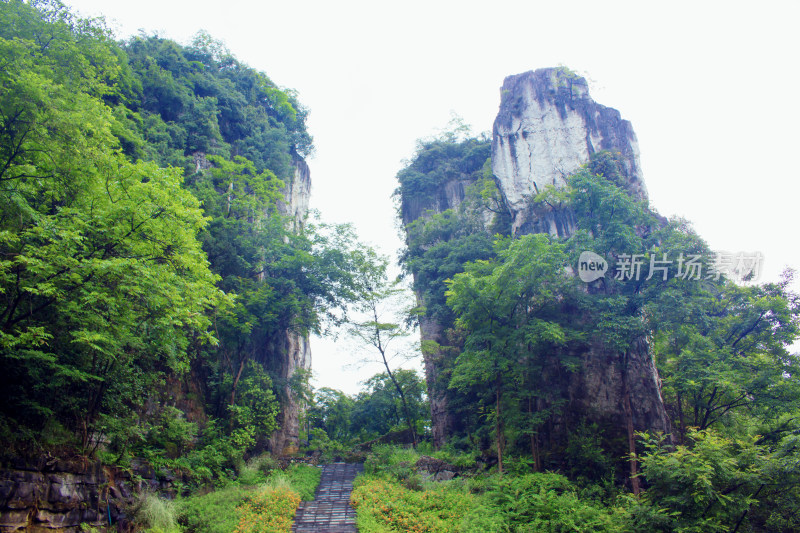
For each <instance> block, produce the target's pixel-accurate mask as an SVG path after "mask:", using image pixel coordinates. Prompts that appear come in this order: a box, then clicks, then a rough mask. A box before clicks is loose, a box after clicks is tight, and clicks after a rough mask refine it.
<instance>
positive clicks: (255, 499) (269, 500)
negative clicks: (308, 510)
mask: <svg viewBox="0 0 800 533" xmlns="http://www.w3.org/2000/svg"><path fill="white" fill-rule="evenodd" d="M298 505H300V496H299V495H298V494H297V493H296V492H295V491H293V490H291V489H290V488H274V489H273V488H264V489H261V490H259V491H257V492H255V493H253V494H251V495H250V496H249V497H248V498H246V499H245V501H244V502H243V503H242V504H241V505H240V506H239V507H238V509H237V513H238V519H239V522H238V525H237V526H236V529H235V530H234V531H235V533H282V532H286V533H289V531H290V530H291V528H292V522H293V521H294V514H295V512H296V511H297V506H298Z"/></svg>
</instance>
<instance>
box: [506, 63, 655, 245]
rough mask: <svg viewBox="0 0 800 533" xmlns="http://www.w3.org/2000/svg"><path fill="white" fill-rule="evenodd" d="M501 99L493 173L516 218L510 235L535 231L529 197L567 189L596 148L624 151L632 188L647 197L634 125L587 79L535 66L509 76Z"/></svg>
mask: <svg viewBox="0 0 800 533" xmlns="http://www.w3.org/2000/svg"><path fill="white" fill-rule="evenodd" d="M501 95H502V97H501V102H500V110H499V112H498V114H497V118H496V119H495V122H494V127H493V135H492V172H493V173H494V175H495V176H496V177H497V179H498V186H499V188H500V190H501V191H502V193H503V195H504V196H505V199H506V202H507V204H508V206H509V208H510V209H511V211H512V212H513V214H514V221H513V228H512V229H513V231H514V233H531V232H532V231H533V230H534V229H538V228H533V227H532V224H534V223H535V220H532V219H531V216H530V210H529V209H528V205H529V203H530V199H531V197H532V196H533V195H535V194H537V193H539V192H541V191H543V190H544V188H545V187H547V186H549V185H555V186H556V187H561V186H563V185H565V184H566V179H567V177H569V176H570V175H571V174H573V173H574V172H575V171H576V170H577V169H578V168H579V167H580V166H581V165H583V164H585V163H586V162H587V161H589V156H591V154H593V153H595V152H597V151H600V150H609V151H612V152H618V153H620V154H621V156H622V161H623V172H624V174H625V177H626V178H627V179H628V186H629V190H630V191H631V193H632V194H633V195H634V196H636V197H638V198H640V199H644V198H646V196H647V191H646V189H645V186H644V182H643V181H642V172H641V165H640V163H639V145H638V142H637V140H636V134H635V133H634V132H633V127H632V126H631V124H630V122H628V121H627V120H623V119H622V118H621V117H620V114H619V111H617V110H616V109H611V108H608V107H605V106H602V105H600V104H598V103H596V102H595V101H594V100H592V99H591V97H590V96H589V88H588V85H587V83H586V80H585V79H583V78H581V77H579V76H576V75H574V74H572V73H570V72H569V71H567V70H566V69H552V68H548V69H539V70H537V71H535V72H534V71H531V72H525V73H523V74H517V75H515V76H509V77H507V78H506V79H505V81H504V82H503V87H502V89H501ZM540 224H541V223H540ZM526 226H527V227H526Z"/></svg>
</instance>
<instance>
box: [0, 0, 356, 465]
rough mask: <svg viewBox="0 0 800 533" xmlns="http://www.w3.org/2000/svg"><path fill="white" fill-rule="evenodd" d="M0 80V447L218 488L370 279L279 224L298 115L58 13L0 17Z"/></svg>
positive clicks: (345, 236) (218, 76)
mask: <svg viewBox="0 0 800 533" xmlns="http://www.w3.org/2000/svg"><path fill="white" fill-rule="evenodd" d="M0 64H2V68H1V69H0V183H2V188H1V189H0V386H1V387H2V388H3V395H2V400H1V402H2V403H0V435H2V439H3V441H4V442H6V443H8V446H7V447H6V448H5V450H4V451H5V452H6V453H9V454H14V453H40V452H42V451H45V450H49V451H50V452H56V453H82V454H92V453H95V452H97V453H101V454H102V456H103V458H104V459H105V460H108V461H112V462H121V463H123V464H124V463H125V462H126V461H127V460H128V458H130V457H133V456H138V457H144V458H146V459H148V460H149V461H150V462H151V463H152V464H153V465H154V466H157V467H158V466H169V467H172V468H175V469H178V470H180V471H182V472H184V473H186V474H191V475H194V479H198V480H199V479H206V480H211V479H215V478H219V477H226V476H229V475H232V474H233V472H234V466H235V465H236V464H237V462H239V461H241V459H242V457H244V456H245V454H250V453H254V452H257V451H261V450H263V449H264V448H265V446H266V445H267V439H268V437H270V435H271V434H272V432H273V431H275V430H276V429H278V428H280V427H281V425H282V424H283V420H282V418H281V417H282V414H281V406H283V405H285V402H286V400H287V396H286V395H287V394H289V392H287V391H291V390H295V389H296V390H298V391H299V390H300V389H301V388H302V387H303V386H304V385H303V383H301V381H302V378H303V377H304V374H303V373H299V374H298V379H295V381H297V383H294V382H292V383H287V382H286V379H285V375H286V374H285V369H284V372H283V373H282V371H281V365H282V364H283V359H284V358H285V355H286V353H285V352H286V350H287V346H286V345H287V343H288V342H290V340H291V339H290V337H291V336H293V335H295V336H298V337H302V336H304V335H307V334H308V332H310V331H319V330H320V329H321V328H322V327H324V326H325V325H326V324H327V323H330V322H331V321H334V322H335V321H337V320H340V319H341V316H342V312H343V309H344V306H345V305H346V304H347V303H348V302H350V301H352V300H353V299H354V298H355V297H356V296H357V287H356V284H355V281H354V277H353V273H354V272H355V270H357V269H359V268H362V267H363V266H364V265H365V264H366V263H367V262H368V261H367V260H366V255H365V254H364V251H363V249H362V248H361V247H360V246H358V245H357V243H356V239H355V236H354V235H353V232H352V231H351V230H350V229H349V228H348V227H346V226H342V227H327V226H325V225H322V224H316V225H315V224H312V223H311V222H309V221H301V220H295V213H289V214H288V215H286V214H284V213H286V211H287V209H285V208H284V207H283V206H282V202H283V198H284V194H283V189H284V186H285V185H286V184H287V183H289V182H291V181H292V180H293V179H295V174H296V172H297V173H300V172H302V170H303V167H304V162H303V161H302V156H303V155H305V154H308V153H310V152H311V150H312V148H313V147H312V143H311V137H310V136H309V134H308V132H307V131H306V127H305V119H306V115H307V112H306V110H305V109H304V108H303V107H302V106H301V105H300V104H299V103H298V101H297V97H296V95H295V94H294V93H293V92H292V91H291V90H286V89H282V88H280V87H279V86H277V85H276V84H275V83H274V82H272V81H271V80H270V79H269V78H268V77H267V76H266V75H265V74H263V73H261V72H258V71H256V70H254V69H252V68H250V67H248V66H246V65H244V64H242V63H240V62H239V61H238V60H236V59H235V58H234V57H233V56H232V55H231V54H230V53H229V52H228V51H227V50H225V49H224V47H222V46H221V45H220V44H219V43H217V42H215V41H214V40H213V39H211V38H210V37H209V36H208V35H205V34H202V33H201V34H198V36H197V37H196V38H195V40H194V41H193V42H192V43H191V44H190V45H188V46H182V45H179V44H177V43H175V42H173V41H170V40H167V39H163V38H159V37H156V36H139V37H134V38H131V39H129V40H128V41H125V42H121V43H120V42H116V41H114V40H113V39H112V37H111V35H110V33H109V32H108V31H107V30H106V29H105V27H104V26H103V23H102V21H96V20H81V19H78V18H76V17H75V16H74V15H72V14H71V13H70V11H69V10H68V9H67V8H66V7H65V6H63V5H62V4H60V3H59V2H58V1H57V0H46V1H36V2H27V3H26V2H21V1H19V0H10V1H4V2H1V3H0ZM289 207H291V206H289ZM299 215H300V216H303V215H304V213H299Z"/></svg>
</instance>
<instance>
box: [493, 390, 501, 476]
mask: <svg viewBox="0 0 800 533" xmlns="http://www.w3.org/2000/svg"><path fill="white" fill-rule="evenodd" d="M495 392H496V396H497V404H496V407H495V419H494V431H495V439H496V440H497V471H498V472H499V473H500V476H502V475H503V429H502V427H501V424H500V379H499V378H498V380H497V386H496V389H495Z"/></svg>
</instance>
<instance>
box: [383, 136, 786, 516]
mask: <svg viewBox="0 0 800 533" xmlns="http://www.w3.org/2000/svg"><path fill="white" fill-rule="evenodd" d="M462 145H463V141H460V142H454V143H451V148H450V149H451V152H452V153H449V154H445V153H444V152H442V151H439V152H438V154H439V155H438V157H440V158H445V159H446V158H453V159H454V160H455V161H460V160H461V154H460V153H459V152H458V150H459V146H462ZM418 155H419V156H420V157H421V158H422V159H425V161H427V163H426V164H427V165H428V166H429V167H432V168H433V167H438V168H446V167H447V166H448V161H438V162H436V163H435V164H433V163H431V161H430V160H428V158H429V157H430V156H431V155H432V152H428V151H427V147H426V146H424V145H423V146H421V148H420V152H419V154H418ZM415 165H416V159H415V160H413V161H412V162H411V163H410V166H409V168H413V167H414V166H415ZM487 168H488V167H487ZM405 176H406V171H403V172H401V173H400V174H399V175H398V179H399V180H400V181H401V189H400V193H401V194H402V187H403V185H402V183H403V182H404V180H405ZM624 185H625V180H624V179H623V178H622V174H621V171H620V167H619V164H618V162H617V160H616V157H615V155H614V154H610V153H605V152H601V153H598V154H595V155H594V156H593V158H592V160H591V161H590V162H589V164H587V165H586V166H585V167H584V168H582V169H580V170H579V171H578V172H577V173H575V175H573V176H571V177H570V178H569V180H568V185H567V186H566V187H565V188H563V189H555V188H549V189H546V190H544V191H541V193H540V194H539V195H538V196H536V197H534V198H533V199H532V200H531V206H530V209H532V210H534V211H536V212H537V213H540V214H542V215H546V214H547V213H548V212H552V211H555V212H562V213H569V215H570V217H572V219H574V221H575V228H574V232H573V233H572V235H571V236H570V237H569V238H566V239H561V240H558V239H556V238H554V237H552V236H549V235H542V234H537V235H517V236H515V237H513V238H511V237H508V236H503V232H502V231H500V232H498V231H497V228H498V227H501V228H502V227H505V226H504V224H505V223H503V224H500V225H498V221H503V220H507V214H504V213H503V212H502V210H503V204H502V199H500V198H499V195H498V193H497V190H496V187H493V183H492V182H491V176H490V174H488V175H486V174H484V175H483V176H478V175H474V176H473V178H472V185H471V186H469V187H467V189H466V190H467V194H466V197H465V199H464V201H462V202H461V203H460V204H459V205H457V206H455V207H453V208H450V209H446V210H444V211H443V212H441V213H438V212H435V211H431V212H428V213H427V214H423V215H422V216H420V218H418V219H416V220H414V221H413V222H410V223H408V222H409V221H406V222H407V226H406V230H407V242H408V249H407V251H406V252H405V254H404V256H403V258H402V259H403V262H404V266H405V268H406V271H407V272H408V273H410V274H413V275H414V281H415V285H414V288H415V290H416V291H417V293H418V294H419V295H420V298H421V301H422V303H423V305H424V306H425V309H424V311H425V313H426V316H427V317H429V318H430V319H433V320H435V321H436V322H437V323H438V324H439V325H441V326H442V329H443V334H442V336H441V342H439V343H434V342H432V341H427V345H425V344H423V350H427V353H428V354H430V355H429V356H430V357H435V360H436V364H437V371H438V374H439V380H440V383H439V384H438V386H439V388H440V389H439V390H446V394H447V400H448V402H449V405H448V409H449V411H450V412H451V413H452V414H453V418H454V420H455V421H456V422H455V430H456V433H455V434H454V435H451V436H450V442H451V444H452V445H456V446H460V447H461V448H462V449H465V450H469V449H483V450H486V449H491V451H492V453H493V454H494V455H495V456H496V457H497V459H498V461H499V464H498V467H499V470H500V471H501V472H502V471H503V463H504V460H505V459H506V458H507V457H510V458H511V460H514V461H516V460H517V459H518V458H524V460H526V461H529V462H530V465H531V470H534V471H540V470H543V469H558V470H559V471H561V472H563V473H565V474H568V475H570V476H571V477H573V479H576V480H580V481H581V482H582V483H592V482H600V481H601V480H611V481H613V482H615V483H618V484H619V483H622V482H623V481H624V478H625V477H629V478H630V481H628V482H626V483H628V484H629V487H632V488H633V489H634V491H639V490H642V491H643V492H642V494H643V496H642V500H640V501H639V504H638V505H640V507H635V506H634V507H633V508H631V512H632V513H633V515H632V516H633V517H634V519H635V521H636V522H635V523H636V524H644V525H642V526H641V527H656V528H661V529H659V530H663V531H677V530H681V531H689V530H697V531H715V530H733V529H735V528H737V527H739V528H740V530H744V529H745V528H751V529H755V530H764V528H767V529H769V530H775V528H777V529H779V530H791V529H792V528H793V527H794V522H793V520H794V518H792V517H793V516H794V515H793V513H794V511H786V510H785V509H795V510H796V509H798V508H800V507H798V503H800V500H798V499H797V497H798V494H800V493H799V492H798V481H799V480H798V478H797V477H796V474H797V473H796V471H795V469H794V467H793V466H790V465H792V464H796V463H794V462H793V461H796V460H797V457H798V456H797V450H796V449H795V448H794V444H793V443H794V442H795V439H796V432H797V431H798V429H800V428H798V426H797V424H796V416H797V413H798V408H800V389H798V382H797V378H796V371H795V368H796V366H797V359H796V356H793V355H791V354H790V352H789V349H790V347H791V345H792V343H793V342H794V341H795V340H796V339H797V337H798V331H799V330H798V325H799V319H800V299H798V296H797V295H796V294H794V293H792V292H791V291H790V289H789V284H790V283H791V279H792V276H793V273H792V272H791V271H787V273H786V274H785V275H784V278H783V280H782V281H780V282H777V283H774V282H773V283H764V284H755V283H753V282H748V278H747V275H746V274H747V272H746V270H747V268H746V267H747V265H746V264H743V263H742V261H741V258H740V259H739V263H738V264H737V263H736V262H733V263H731V264H724V263H723V262H722V261H721V259H720V257H721V256H717V255H715V254H714V253H712V251H711V250H710V249H709V247H708V246H707V245H706V244H705V242H703V241H702V239H700V238H699V237H698V236H697V235H696V234H695V233H694V232H693V231H692V229H691V227H690V225H689V224H688V223H687V222H685V221H683V220H679V219H676V220H670V221H666V220H664V219H663V218H662V217H659V216H658V215H657V214H656V213H654V212H653V211H651V210H650V209H649V208H648V206H647V205H646V204H643V203H639V202H637V201H636V200H634V199H633V198H632V197H631V196H630V195H629V194H628V192H627V191H626V190H625V188H624ZM493 234H494V236H493ZM475 243H481V244H480V245H479V246H475ZM586 250H590V251H593V252H595V253H596V254H599V255H600V256H602V257H603V258H605V259H606V260H607V261H608V264H609V270H608V273H607V274H606V275H605V277H603V278H601V279H599V280H597V281H594V282H592V283H589V284H587V283H584V282H582V281H580V280H579V279H578V278H577V276H574V275H572V276H570V275H565V271H570V270H571V271H572V272H575V266H576V265H578V259H579V256H580V254H581V252H583V251H586ZM692 258H693V259H692ZM698 258H702V259H701V260H700V261H702V266H700V267H697V266H691V265H697V264H700V261H698ZM668 259H671V261H670V260H668ZM729 261H730V260H729ZM636 264H639V267H638V268H639V270H638V272H639V275H636V268H637V266H636ZM692 268H695V269H696V268H702V269H704V270H702V272H699V271H697V270H691V269H692ZM726 269H727V270H726ZM643 339H650V340H649V341H646V342H649V343H650V344H649V345H650V349H651V350H652V353H653V355H654V357H655V360H656V364H657V367H658V371H659V374H660V377H661V379H662V380H663V385H662V391H663V396H664V401H665V405H666V407H667V412H668V415H669V416H670V418H671V424H672V427H673V429H674V431H673V434H672V435H671V436H670V437H667V438H665V437H657V436H654V435H646V434H642V435H638V436H636V435H634V434H633V431H632V429H631V424H628V427H627V429H626V428H625V427H624V424H623V425H622V427H611V426H601V425H597V424H594V423H592V424H589V423H585V422H584V421H582V420H581V417H580V413H575V412H571V411H570V410H569V405H568V403H567V402H568V398H567V397H566V396H565V395H564V393H563V391H562V390H561V389H559V387H560V383H561V378H560V377H559V376H564V375H568V374H569V373H571V372H575V371H579V370H580V364H581V363H580V361H581V360H580V358H579V357H578V356H579V355H580V354H582V353H587V352H589V351H591V350H598V349H600V350H602V351H603V353H606V354H618V355H617V356H615V357H617V359H618V360H617V361H616V362H615V366H614V368H617V369H619V370H620V371H621V372H623V373H624V372H625V368H626V364H627V358H626V356H625V354H626V353H627V352H628V351H629V350H632V349H636V346H638V345H639V344H637V343H642V342H645V341H643ZM627 398H628V399H627V400H626V401H629V402H635V401H636V398H630V397H627ZM554 423H558V424H565V423H567V424H569V425H570V431H569V432H568V433H567V435H566V438H565V439H559V438H554V434H553V433H552V429H551V428H552V427H553V424H554ZM670 439H672V440H670ZM670 443H673V444H677V445H678V446H677V448H673V447H672V445H671V444H670ZM637 457H640V458H641V461H640V462H639V461H637ZM790 457H793V459H790ZM625 459H627V461H626V460H625ZM678 464H680V467H679V468H678V467H677V465H678ZM734 479H736V481H733V480H734ZM699 494H704V496H703V497H702V498H701V497H700V496H699ZM778 502H780V503H778ZM768 524H769V525H768ZM645 525H646V526H645ZM631 527H633V526H631ZM637 527H638V526H637ZM604 530H605V529H604Z"/></svg>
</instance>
